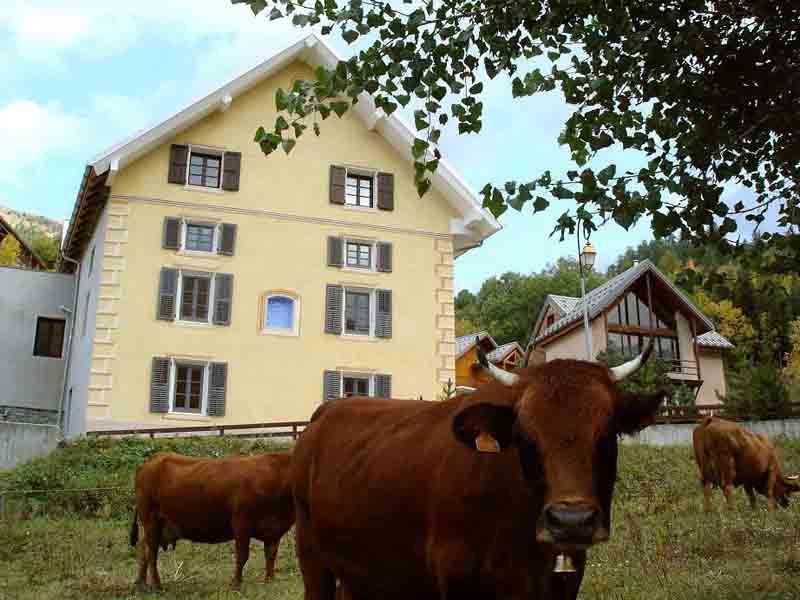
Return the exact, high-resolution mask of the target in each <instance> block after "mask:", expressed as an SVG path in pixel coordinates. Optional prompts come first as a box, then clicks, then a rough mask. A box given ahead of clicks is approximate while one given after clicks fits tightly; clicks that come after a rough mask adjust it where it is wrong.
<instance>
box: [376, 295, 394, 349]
mask: <svg viewBox="0 0 800 600" xmlns="http://www.w3.org/2000/svg"><path fill="white" fill-rule="evenodd" d="M375 300H376V302H375V304H376V307H375V337H379V338H390V337H392V290H376V291H375Z"/></svg>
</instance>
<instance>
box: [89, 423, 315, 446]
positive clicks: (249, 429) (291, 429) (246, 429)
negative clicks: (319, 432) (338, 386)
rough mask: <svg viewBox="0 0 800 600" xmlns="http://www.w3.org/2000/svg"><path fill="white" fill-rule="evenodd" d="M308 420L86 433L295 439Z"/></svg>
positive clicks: (97, 434)
mask: <svg viewBox="0 0 800 600" xmlns="http://www.w3.org/2000/svg"><path fill="white" fill-rule="evenodd" d="M306 425H308V421H283V422H277V423H241V424H236V425H200V426H195V427H146V428H135V429H108V430H102V429H101V430H95V431H87V432H86V435H91V436H95V437H115V436H123V435H135V436H149V437H150V438H155V437H181V436H185V435H193V434H200V433H202V434H214V433H216V434H217V435H221V436H222V435H229V436H233V437H248V438H289V437H290V438H292V440H295V441H296V440H297V436H298V435H300V433H301V432H302V430H303V429H305V428H306Z"/></svg>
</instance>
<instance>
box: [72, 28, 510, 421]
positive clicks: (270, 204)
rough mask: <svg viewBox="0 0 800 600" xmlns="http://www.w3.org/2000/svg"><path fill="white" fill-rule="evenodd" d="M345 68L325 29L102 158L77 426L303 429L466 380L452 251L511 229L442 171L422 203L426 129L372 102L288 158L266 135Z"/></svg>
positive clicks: (82, 247)
mask: <svg viewBox="0 0 800 600" xmlns="http://www.w3.org/2000/svg"><path fill="white" fill-rule="evenodd" d="M337 60H338V59H337V57H336V56H335V54H334V53H333V51H332V50H331V49H330V48H329V47H328V46H327V45H326V44H325V43H324V42H323V41H322V40H321V39H319V38H317V37H316V36H313V35H312V36H309V37H307V38H305V39H303V40H301V41H300V42H298V43H296V44H294V45H292V46H291V47H289V48H287V49H285V50H284V51H282V52H280V53H279V54H277V55H276V56H274V57H272V58H270V59H269V60H267V61H266V62H264V63H262V64H261V65H259V66H258V67H256V68H255V69H253V70H251V71H249V72H247V73H245V74H244V75H242V76H241V77H239V78H237V79H236V80H234V81H232V82H230V83H228V84H227V85H225V86H223V87H222V88H220V89H218V90H217V91H215V92H213V93H212V94H210V95H209V96H207V97H206V98H204V99H202V100H200V101H199V102H197V103H195V104H193V105H191V106H189V107H187V108H185V109H184V110H182V111H180V112H178V113H176V114H175V115H174V116H173V117H171V118H169V119H167V120H166V121H164V122H163V123H161V124H159V125H157V126H156V127H153V128H151V129H149V130H147V131H145V132H143V133H140V134H138V135H136V136H135V137H133V138H130V139H128V140H126V141H124V142H122V143H121V144H118V145H116V146H114V147H112V148H110V149H109V150H108V151H106V152H104V153H103V154H102V155H101V156H99V157H97V158H96V159H95V160H93V161H92V162H91V163H89V164H88V165H87V167H86V170H85V173H84V177H83V182H82V184H81V187H80V191H79V193H78V198H77V201H76V206H75V209H74V212H73V215H72V218H71V221H70V225H69V229H68V232H67V235H66V237H65V242H64V246H63V253H64V255H65V258H64V259H63V260H62V269H63V270H65V271H77V281H78V291H77V293H76V297H77V298H78V302H77V305H76V310H75V314H76V319H77V322H76V325H75V327H74V331H73V336H72V339H71V341H70V342H69V346H70V349H69V356H70V362H69V366H68V373H67V385H66V386H65V389H66V390H67V392H66V394H65V396H66V398H65V404H66V406H65V410H66V411H67V412H68V413H69V414H75V415H78V418H76V419H73V420H74V421H75V422H74V423H71V424H70V427H69V429H70V433H72V434H75V433H80V432H81V431H83V430H84V429H85V428H86V427H88V429H90V430H91V429H99V428H120V427H128V426H138V425H147V426H172V425H174V426H185V425H195V424H202V423H205V422H207V423H209V424H217V423H254V422H267V421H285V420H295V419H297V420H303V419H307V418H309V417H310V416H311V414H312V412H313V411H314V409H315V408H316V407H317V406H318V405H319V404H320V403H321V402H323V401H325V400H330V399H334V398H337V397H340V396H343V395H347V394H352V393H358V394H363V393H368V394H371V395H375V396H389V395H391V396H393V397H397V398H416V397H419V396H420V395H422V396H423V397H425V398H429V399H434V398H436V397H437V394H438V393H439V392H440V391H441V386H442V384H443V383H444V382H446V381H447V380H448V379H453V378H454V377H455V364H454V361H455V355H456V351H455V339H454V316H453V260H454V258H456V257H457V256H459V255H460V254H462V253H464V252H466V251H467V250H468V249H470V248H473V247H475V246H476V245H479V244H480V242H481V241H482V240H483V239H485V238H486V237H488V236H490V235H492V234H493V233H495V232H496V231H497V230H498V229H499V225H498V223H497V222H496V221H495V220H494V219H493V218H492V217H491V216H490V215H489V214H488V213H487V212H486V211H485V210H483V209H482V208H481V205H480V202H479V201H478V199H477V198H476V196H475V195H474V194H473V193H472V192H471V191H470V190H469V188H468V187H467V185H466V184H465V183H464V182H463V181H462V180H461V179H460V178H459V177H458V175H456V173H455V172H454V171H453V170H452V169H451V168H450V167H449V166H448V165H447V164H446V163H445V162H442V163H441V164H440V167H439V169H438V171H437V173H436V175H435V176H434V178H433V187H432V189H431V191H430V192H429V193H428V194H426V195H425V197H423V198H419V196H418V194H417V192H416V189H415V186H414V175H413V164H412V158H411V152H410V147H411V143H412V141H413V134H412V132H411V130H410V129H409V128H408V126H407V125H405V124H404V123H403V122H402V121H401V120H400V119H399V118H397V117H396V116H386V115H384V114H382V113H381V112H378V111H376V109H375V106H374V103H372V101H371V99H370V98H369V97H368V96H364V97H363V98H361V99H360V100H361V101H360V102H359V103H358V104H357V105H356V106H355V107H354V108H353V110H350V111H348V112H347V113H346V114H345V116H344V117H343V118H342V119H337V118H329V119H328V120H326V121H325V122H323V123H322V129H323V133H322V135H321V137H318V138H317V137H315V136H313V135H307V136H305V137H304V138H303V139H302V140H300V143H298V145H297V146H296V147H295V149H294V150H293V152H292V153H291V155H289V156H286V155H284V154H282V153H276V154H274V155H272V156H270V157H268V158H265V157H264V156H263V154H262V153H261V150H260V149H259V147H258V145H257V144H255V143H253V141H252V140H253V134H254V132H255V130H256V128H257V127H258V126H259V125H261V124H270V123H272V122H274V120H275V117H276V113H275V107H274V98H275V92H276V90H277V89H278V88H279V87H283V88H288V87H290V86H291V84H292V83H293V81H295V80H297V79H309V78H313V68H315V67H316V66H318V65H325V66H327V67H331V66H333V65H335V64H336V61H337ZM153 83H154V84H155V83H156V82H155V81H154V82H153ZM82 407H83V408H82Z"/></svg>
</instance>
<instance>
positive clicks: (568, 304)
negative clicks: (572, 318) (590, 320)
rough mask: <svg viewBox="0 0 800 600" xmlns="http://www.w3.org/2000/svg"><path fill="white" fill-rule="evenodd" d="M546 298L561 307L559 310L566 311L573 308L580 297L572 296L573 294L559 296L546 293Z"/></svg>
mask: <svg viewBox="0 0 800 600" xmlns="http://www.w3.org/2000/svg"><path fill="white" fill-rule="evenodd" d="M547 298H549V299H550V300H552V301H553V303H554V304H555V305H556V306H558V308H560V309H561V312H565V313H568V312H570V311H571V310H574V309H575V306H577V304H578V303H579V302H580V301H581V299H580V298H574V297H573V296H559V295H558V294H547Z"/></svg>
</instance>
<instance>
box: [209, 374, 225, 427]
mask: <svg viewBox="0 0 800 600" xmlns="http://www.w3.org/2000/svg"><path fill="white" fill-rule="evenodd" d="M208 375H209V382H208V416H210V417H224V416H225V400H226V396H227V395H228V394H227V392H228V365H227V364H226V363H211V364H210V365H208Z"/></svg>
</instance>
